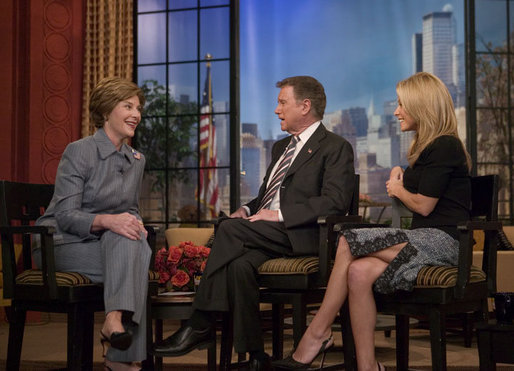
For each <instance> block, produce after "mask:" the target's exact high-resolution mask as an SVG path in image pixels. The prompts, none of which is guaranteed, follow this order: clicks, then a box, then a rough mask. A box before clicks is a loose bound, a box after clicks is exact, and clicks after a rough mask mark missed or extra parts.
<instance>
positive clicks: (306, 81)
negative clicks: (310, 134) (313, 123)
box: [276, 76, 327, 120]
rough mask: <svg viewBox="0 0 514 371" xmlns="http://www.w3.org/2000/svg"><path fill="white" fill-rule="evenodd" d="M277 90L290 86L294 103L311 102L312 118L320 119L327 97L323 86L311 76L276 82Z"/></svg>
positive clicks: (294, 77) (293, 77)
mask: <svg viewBox="0 0 514 371" xmlns="http://www.w3.org/2000/svg"><path fill="white" fill-rule="evenodd" d="M276 86H277V88H283V87H284V86H292V87H293V92H294V96H295V98H296V101H297V102H299V101H302V100H304V99H308V100H310V101H311V108H312V110H313V115H314V117H316V118H318V119H320V120H321V119H322V118H323V115H324V114H325V106H326V105H327V96H326V95H325V89H324V88H323V85H321V83H320V82H319V81H318V80H316V79H315V78H314V77H311V76H292V77H287V78H285V79H283V80H282V81H278V82H277V85H276Z"/></svg>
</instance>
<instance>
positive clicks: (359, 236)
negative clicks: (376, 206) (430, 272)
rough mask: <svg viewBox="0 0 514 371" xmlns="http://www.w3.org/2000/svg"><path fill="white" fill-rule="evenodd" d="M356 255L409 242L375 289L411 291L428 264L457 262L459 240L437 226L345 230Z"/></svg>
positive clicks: (375, 284)
mask: <svg viewBox="0 0 514 371" xmlns="http://www.w3.org/2000/svg"><path fill="white" fill-rule="evenodd" d="M341 235H343V236H344V237H345V238H346V240H347V241H348V244H349V246H350V251H351V253H352V255H353V256H356V257H363V256H367V255H369V254H371V253H373V252H375V251H380V250H382V249H385V248H387V247H390V246H393V245H398V244H401V243H404V242H407V245H406V246H405V247H404V248H403V249H402V250H401V251H400V252H399V253H398V255H397V256H396V257H395V258H394V259H393V261H391V263H390V264H389V266H388V267H387V268H386V270H385V271H384V273H382V275H381V276H380V277H378V279H377V280H376V281H375V283H374V290H375V291H377V292H379V293H382V294H389V293H392V292H394V291H397V290H406V291H411V290H412V288H413V287H414V284H415V283H416V277H417V275H418V273H419V271H420V269H421V268H422V267H423V266H425V265H457V262H458V257H459V242H458V241H457V240H455V239H454V238H453V237H451V236H450V235H448V234H447V233H445V232H443V231H441V230H440V229H436V228H417V229H412V230H411V229H399V228H362V229H346V230H343V231H341Z"/></svg>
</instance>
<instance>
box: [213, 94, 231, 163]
mask: <svg viewBox="0 0 514 371" xmlns="http://www.w3.org/2000/svg"><path fill="white" fill-rule="evenodd" d="M223 103H224V102H223ZM214 125H215V127H216V157H217V159H216V166H229V165H230V116H229V115H214Z"/></svg>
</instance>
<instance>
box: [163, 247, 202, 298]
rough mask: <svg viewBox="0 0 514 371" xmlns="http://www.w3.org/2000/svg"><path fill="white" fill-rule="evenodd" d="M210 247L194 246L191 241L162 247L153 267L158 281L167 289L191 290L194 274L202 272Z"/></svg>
mask: <svg viewBox="0 0 514 371" xmlns="http://www.w3.org/2000/svg"><path fill="white" fill-rule="evenodd" d="M210 252H211V249H209V248H208V247H205V246H196V245H194V244H193V243H192V242H191V241H186V242H181V243H180V244H179V245H178V246H170V247H169V248H168V249H166V248H165V247H163V248H162V249H160V250H159V251H157V254H156V256H155V269H156V270H157V271H158V272H159V275H160V279H159V283H160V284H162V285H164V286H166V288H167V289H168V290H176V291H192V290H193V289H194V280H195V276H197V275H200V274H202V272H203V270H204V269H205V263H206V261H207V257H208V256H209V253H210Z"/></svg>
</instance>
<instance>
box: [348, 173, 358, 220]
mask: <svg viewBox="0 0 514 371" xmlns="http://www.w3.org/2000/svg"><path fill="white" fill-rule="evenodd" d="M359 192H360V175H359V174H355V176H354V185H353V193H352V202H351V203H350V209H349V210H348V215H359Z"/></svg>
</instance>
